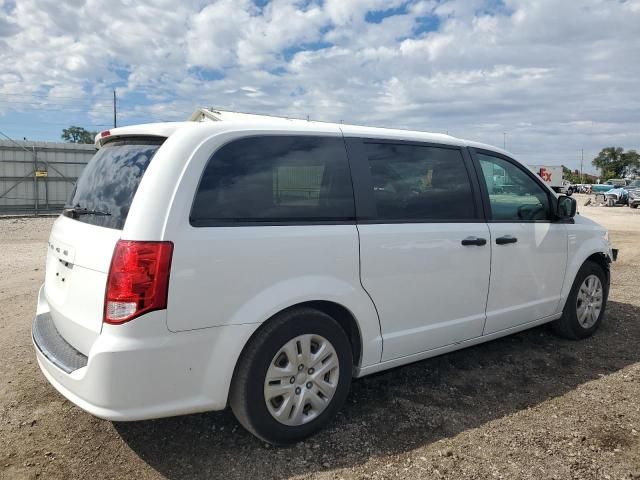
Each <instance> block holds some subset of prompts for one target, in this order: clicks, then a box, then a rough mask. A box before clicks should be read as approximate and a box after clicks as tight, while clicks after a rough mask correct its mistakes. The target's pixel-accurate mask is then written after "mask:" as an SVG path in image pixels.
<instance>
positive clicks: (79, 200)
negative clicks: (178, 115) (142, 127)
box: [63, 138, 165, 230]
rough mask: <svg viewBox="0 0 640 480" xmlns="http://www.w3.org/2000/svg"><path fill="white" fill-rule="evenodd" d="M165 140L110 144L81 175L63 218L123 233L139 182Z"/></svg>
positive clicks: (134, 140)
mask: <svg viewBox="0 0 640 480" xmlns="http://www.w3.org/2000/svg"><path fill="white" fill-rule="evenodd" d="M164 140H165V139H164V138H136V139H124V140H115V141H112V142H109V143H107V144H106V145H105V146H104V147H102V148H101V149H100V150H99V151H98V153H96V154H95V155H94V157H93V158H92V159H91V160H90V161H89V163H88V164H87V166H86V167H85V169H84V171H83V172H82V175H80V178H79V179H78V182H77V183H76V186H75V188H74V190H73V192H72V194H71V199H70V200H69V203H68V204H67V205H66V206H65V208H66V209H67V210H65V212H64V213H63V215H65V216H68V217H71V218H74V219H75V220H77V221H79V222H84V223H89V224H91V225H97V226H100V227H107V228H114V229H118V230H122V228H123V227H124V222H125V220H126V219H127V215H128V213H129V209H130V208H131V202H132V201H133V197H134V195H135V194H136V190H137V189H138V185H139V184H140V180H142V176H143V175H144V172H145V171H146V169H147V167H148V166H149V163H150V162H151V159H152V158H153V156H154V155H155V153H156V152H157V151H158V149H159V148H160V145H162V143H163V142H164ZM79 212H80V214H78V213H79Z"/></svg>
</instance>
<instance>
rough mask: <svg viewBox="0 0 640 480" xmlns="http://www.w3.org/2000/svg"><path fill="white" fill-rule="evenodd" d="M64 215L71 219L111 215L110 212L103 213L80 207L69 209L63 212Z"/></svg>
mask: <svg viewBox="0 0 640 480" xmlns="http://www.w3.org/2000/svg"><path fill="white" fill-rule="evenodd" d="M62 213H63V214H65V215H67V216H69V217H71V218H78V217H80V216H82V215H96V216H110V215H111V214H110V213H109V212H103V211H101V210H90V209H88V208H80V207H67V208H65V209H64V210H63V211H62Z"/></svg>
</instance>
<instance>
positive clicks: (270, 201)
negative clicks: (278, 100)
mask: <svg viewBox="0 0 640 480" xmlns="http://www.w3.org/2000/svg"><path fill="white" fill-rule="evenodd" d="M354 217H355V208H354V199H353V188H352V186H351V176H350V172H349V164H348V161H347V155H346V150H345V146H344V142H343V140H342V139H341V138H335V137H309V136H264V137H249V138H243V139H240V140H236V141H234V142H231V143H229V144H227V145H225V146H223V147H222V148H220V150H218V151H217V152H216V153H215V154H214V155H213V156H212V157H211V159H210V160H209V163H208V164H207V166H206V167H205V169H204V173H203V175H202V179H201V180H200V185H199V186H198V191H197V193H196V196H195V199H194V202H193V208H192V211H191V224H192V225H194V226H196V227H206V226H214V225H216V224H220V223H223V224H225V223H226V224H229V223H236V224H237V223H267V224H272V223H280V222H285V223H286V222H294V223H296V222H319V221H325V222H335V221H348V220H351V221H353V220H354Z"/></svg>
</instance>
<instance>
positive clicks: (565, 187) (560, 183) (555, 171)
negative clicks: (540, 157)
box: [529, 165, 573, 195]
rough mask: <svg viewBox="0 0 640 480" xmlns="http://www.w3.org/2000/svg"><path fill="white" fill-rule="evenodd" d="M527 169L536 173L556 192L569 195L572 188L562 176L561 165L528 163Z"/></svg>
mask: <svg viewBox="0 0 640 480" xmlns="http://www.w3.org/2000/svg"><path fill="white" fill-rule="evenodd" d="M529 170H531V171H532V172H533V173H535V174H536V175H538V176H539V177H540V178H541V179H542V181H544V182H545V183H546V184H547V185H549V186H550V187H551V188H552V189H553V191H554V192H556V193H566V194H567V195H571V194H572V193H573V188H571V184H570V182H568V181H566V180H564V179H563V178H562V166H559V165H529Z"/></svg>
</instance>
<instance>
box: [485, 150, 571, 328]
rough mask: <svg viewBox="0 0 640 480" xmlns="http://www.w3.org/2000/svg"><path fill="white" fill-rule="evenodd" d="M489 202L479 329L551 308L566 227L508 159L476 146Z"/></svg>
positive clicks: (556, 304)
mask: <svg viewBox="0 0 640 480" xmlns="http://www.w3.org/2000/svg"><path fill="white" fill-rule="evenodd" d="M475 155H476V158H477V159H478V161H479V164H480V167H481V170H482V177H483V179H484V186H486V196H487V197H488V201H489V205H490V220H489V230H490V231H491V254H492V255H491V281H490V285H491V287H490V290H489V299H488V302H487V323H486V326H485V329H484V334H485V335H488V334H491V333H495V332H499V331H500V330H504V329H507V328H510V327H515V326H518V325H522V324H525V323H528V322H531V321H534V320H538V319H542V318H545V317H548V316H550V315H553V314H555V313H557V312H558V311H559V310H560V309H561V308H562V305H561V304H560V293H561V291H562V283H563V280H564V273H565V268H566V264H567V248H568V243H567V228H566V226H565V225H564V224H562V223H554V221H553V213H552V205H551V202H552V201H553V200H554V199H555V197H554V196H552V195H551V193H550V192H549V191H548V190H547V189H546V188H545V187H543V186H542V185H541V184H540V182H538V181H537V180H536V179H535V177H533V174H531V173H530V172H529V171H528V170H526V169H525V168H524V167H523V166H521V165H519V164H517V163H516V162H514V161H513V160H511V159H509V158H507V157H502V156H498V155H493V154H489V153H488V152H482V151H477V152H476V154H475Z"/></svg>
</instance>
